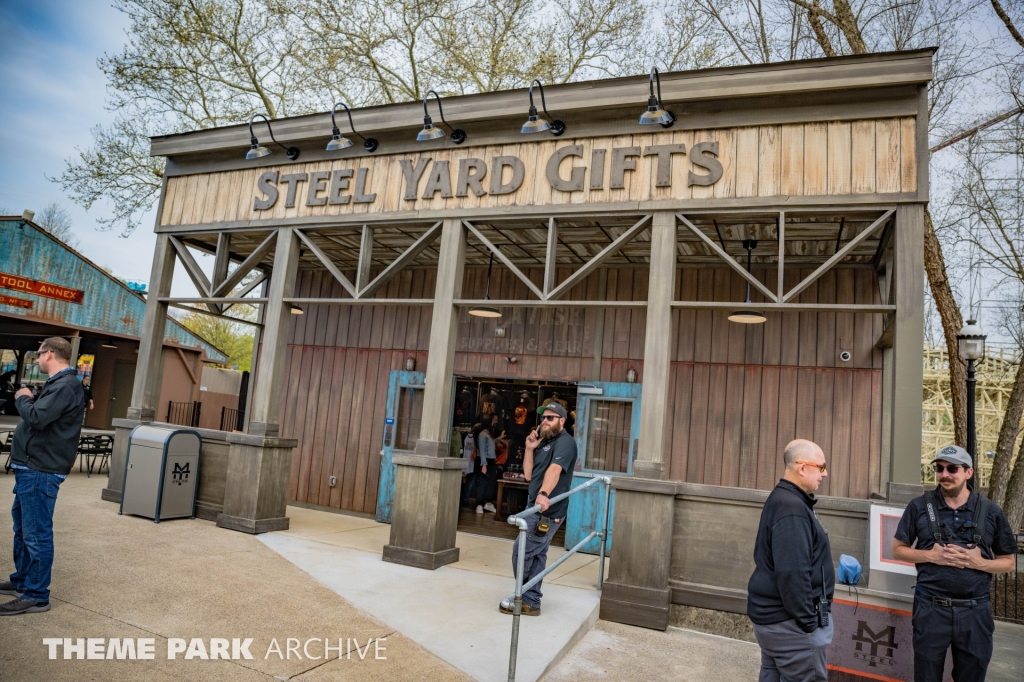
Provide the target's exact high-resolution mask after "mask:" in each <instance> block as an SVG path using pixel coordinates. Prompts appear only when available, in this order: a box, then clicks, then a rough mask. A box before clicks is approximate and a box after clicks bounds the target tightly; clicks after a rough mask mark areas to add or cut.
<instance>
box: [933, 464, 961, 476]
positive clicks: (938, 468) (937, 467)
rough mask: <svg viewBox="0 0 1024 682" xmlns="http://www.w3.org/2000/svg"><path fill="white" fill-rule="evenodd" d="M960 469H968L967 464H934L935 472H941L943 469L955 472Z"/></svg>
mask: <svg viewBox="0 0 1024 682" xmlns="http://www.w3.org/2000/svg"><path fill="white" fill-rule="evenodd" d="M961 469H963V470H965V471H966V470H967V469H968V466H967V465H966V464H936V465H935V473H937V474H941V473H942V472H943V471H948V472H949V473H951V474H955V473H956V472H958V471H960V470H961Z"/></svg>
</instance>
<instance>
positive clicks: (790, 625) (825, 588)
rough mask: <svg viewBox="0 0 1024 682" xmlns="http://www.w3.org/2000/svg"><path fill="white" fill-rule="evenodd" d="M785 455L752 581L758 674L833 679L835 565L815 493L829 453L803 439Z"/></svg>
mask: <svg viewBox="0 0 1024 682" xmlns="http://www.w3.org/2000/svg"><path fill="white" fill-rule="evenodd" d="M782 459H783V462H784V463H785V465H786V472H785V474H784V475H783V477H782V480H780V481H779V483H778V485H776V486H775V490H773V491H772V493H771V495H769V496H768V499H767V500H766V501H765V504H764V509H763V510H762V512H761V523H760V524H759V526H758V529H757V539H756V540H755V542H754V563H755V565H756V566H755V568H754V573H753V575H751V576H750V582H749V583H748V584H747V616H748V617H749V618H750V620H751V621H752V622H753V623H754V636H755V637H757V643H758V644H759V645H760V647H761V674H760V677H759V678H758V680H759V682H780V681H785V680H790V681H792V682H796V681H797V680H799V682H811V681H812V680H813V681H814V682H825V681H826V680H827V679H828V670H827V669H826V667H825V651H826V649H828V645H829V644H831V643H832V621H831V617H830V615H829V611H830V608H831V603H832V590H833V588H834V586H835V571H834V569H833V566H832V549H831V546H830V545H829V541H828V533H826V532H825V529H824V527H822V525H821V523H820V522H819V521H818V517H817V515H816V514H815V513H814V505H815V504H816V503H817V500H816V499H815V498H814V493H815V492H816V491H817V490H818V487H819V486H820V485H821V481H822V479H824V478H825V477H826V476H828V469H827V467H826V466H825V453H823V452H822V451H821V448H820V447H818V446H817V445H816V444H815V443H812V442H811V441H809V440H800V439H798V440H794V441H793V442H791V443H790V444H789V445H787V446H786V450H785V451H784V452H783V455H782ZM958 682H959V681H958Z"/></svg>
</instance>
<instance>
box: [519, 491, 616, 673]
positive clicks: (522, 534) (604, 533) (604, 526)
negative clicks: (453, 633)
mask: <svg viewBox="0 0 1024 682" xmlns="http://www.w3.org/2000/svg"><path fill="white" fill-rule="evenodd" d="M597 483H603V484H604V510H603V511H602V513H601V519H602V523H601V530H600V531H597V530H595V531H593V532H591V533H590V535H588V536H587V537H585V538H583V539H582V540H580V541H579V542H578V543H576V545H575V546H574V547H573V548H572V549H570V550H569V551H568V552H566V553H565V554H564V555H563V556H561V557H560V558H559V559H558V560H557V561H555V562H554V563H553V564H551V565H550V566H547V567H545V569H544V570H543V571H541V572H540V573H538V574H537V575H535V576H534V577H533V578H532V579H531V580H530V581H529V582H528V583H526V584H525V585H524V584H523V571H525V570H526V529H527V525H526V519H527V517H529V516H533V515H534V514H536V513H537V512H539V511H541V508H540V505H539V504H535V505H533V506H532V507H530V508H529V509H526V510H525V511H521V512H519V513H518V514H515V515H514V516H510V517H508V523H509V525H512V526H516V527H517V528H518V529H519V537H518V538H516V542H518V543H519V554H518V556H517V557H516V594H515V601H514V602H513V608H512V644H511V646H510V647H509V652H508V680H509V682H515V679H516V658H517V656H518V654H519V617H520V616H521V615H522V613H523V592H525V591H526V590H529V589H530V588H531V587H533V586H534V585H536V584H537V583H539V582H540V581H541V580H543V579H544V576H546V575H547V574H548V573H551V571H553V570H555V569H556V568H558V567H559V566H560V565H561V564H562V562H564V561H565V560H566V559H568V558H569V557H571V556H572V555H573V554H575V553H576V552H578V551H579V550H581V549H582V548H583V546H584V545H586V544H587V543H588V542H590V541H591V540H593V539H594V538H601V550H600V554H599V559H598V568H597V589H599V590H600V589H601V588H602V587H603V586H604V554H605V546H606V545H607V544H608V506H609V500H610V498H611V494H612V479H611V478H610V477H608V476H594V477H593V478H591V479H590V480H589V481H587V482H586V483H583V484H581V485H578V486H576V487H575V488H573V489H572V490H569V491H568V492H564V493H562V494H561V495H555V496H554V497H552V498H551V500H550V504H554V503H555V502H560V501H561V500H564V499H566V498H567V497H569V496H570V495H575V494H576V493H578V492H580V491H581V490H583V489H585V488H589V487H590V486H592V485H595V484H597Z"/></svg>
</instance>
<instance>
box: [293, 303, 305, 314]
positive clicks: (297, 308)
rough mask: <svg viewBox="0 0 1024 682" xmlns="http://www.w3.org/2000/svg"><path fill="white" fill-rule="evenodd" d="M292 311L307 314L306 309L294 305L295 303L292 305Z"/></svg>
mask: <svg viewBox="0 0 1024 682" xmlns="http://www.w3.org/2000/svg"><path fill="white" fill-rule="evenodd" d="M291 311H292V315H305V314H306V311H305V310H303V309H302V308H300V307H299V306H297V305H294V304H293V305H292V307H291Z"/></svg>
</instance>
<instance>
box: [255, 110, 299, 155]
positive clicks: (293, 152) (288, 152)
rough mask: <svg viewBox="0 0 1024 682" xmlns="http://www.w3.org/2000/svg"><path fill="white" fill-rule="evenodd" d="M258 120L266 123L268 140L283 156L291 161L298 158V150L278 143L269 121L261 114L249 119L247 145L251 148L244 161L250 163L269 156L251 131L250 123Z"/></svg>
mask: <svg viewBox="0 0 1024 682" xmlns="http://www.w3.org/2000/svg"><path fill="white" fill-rule="evenodd" d="M258 118H262V119H263V120H264V122H266V124H267V131H268V132H269V133H270V139H271V140H273V141H274V144H276V145H277V146H278V147H280V148H281V149H283V150H284V155H285V156H287V157H288V158H289V159H290V160H292V161H294V160H295V159H297V158H299V148H298V147H285V146H284V145H283V144H281V143H280V142H278V141H277V138H276V137H274V129H273V128H271V127H270V119H269V118H267V117H266V116H264V115H263V114H256V115H255V116H253V117H252V118H250V119H249V144H251V145H252V147H251V148H250V149H249V151H248V153H246V155H245V158H246V160H248V161H252V160H253V159H260V158H263V157H264V156H270V150H269V149H267V148H266V147H264V146H263V145H261V144H260V141H259V140H257V139H256V134H255V133H254V132H253V131H252V122H253V121H255V120H256V119H258Z"/></svg>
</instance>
